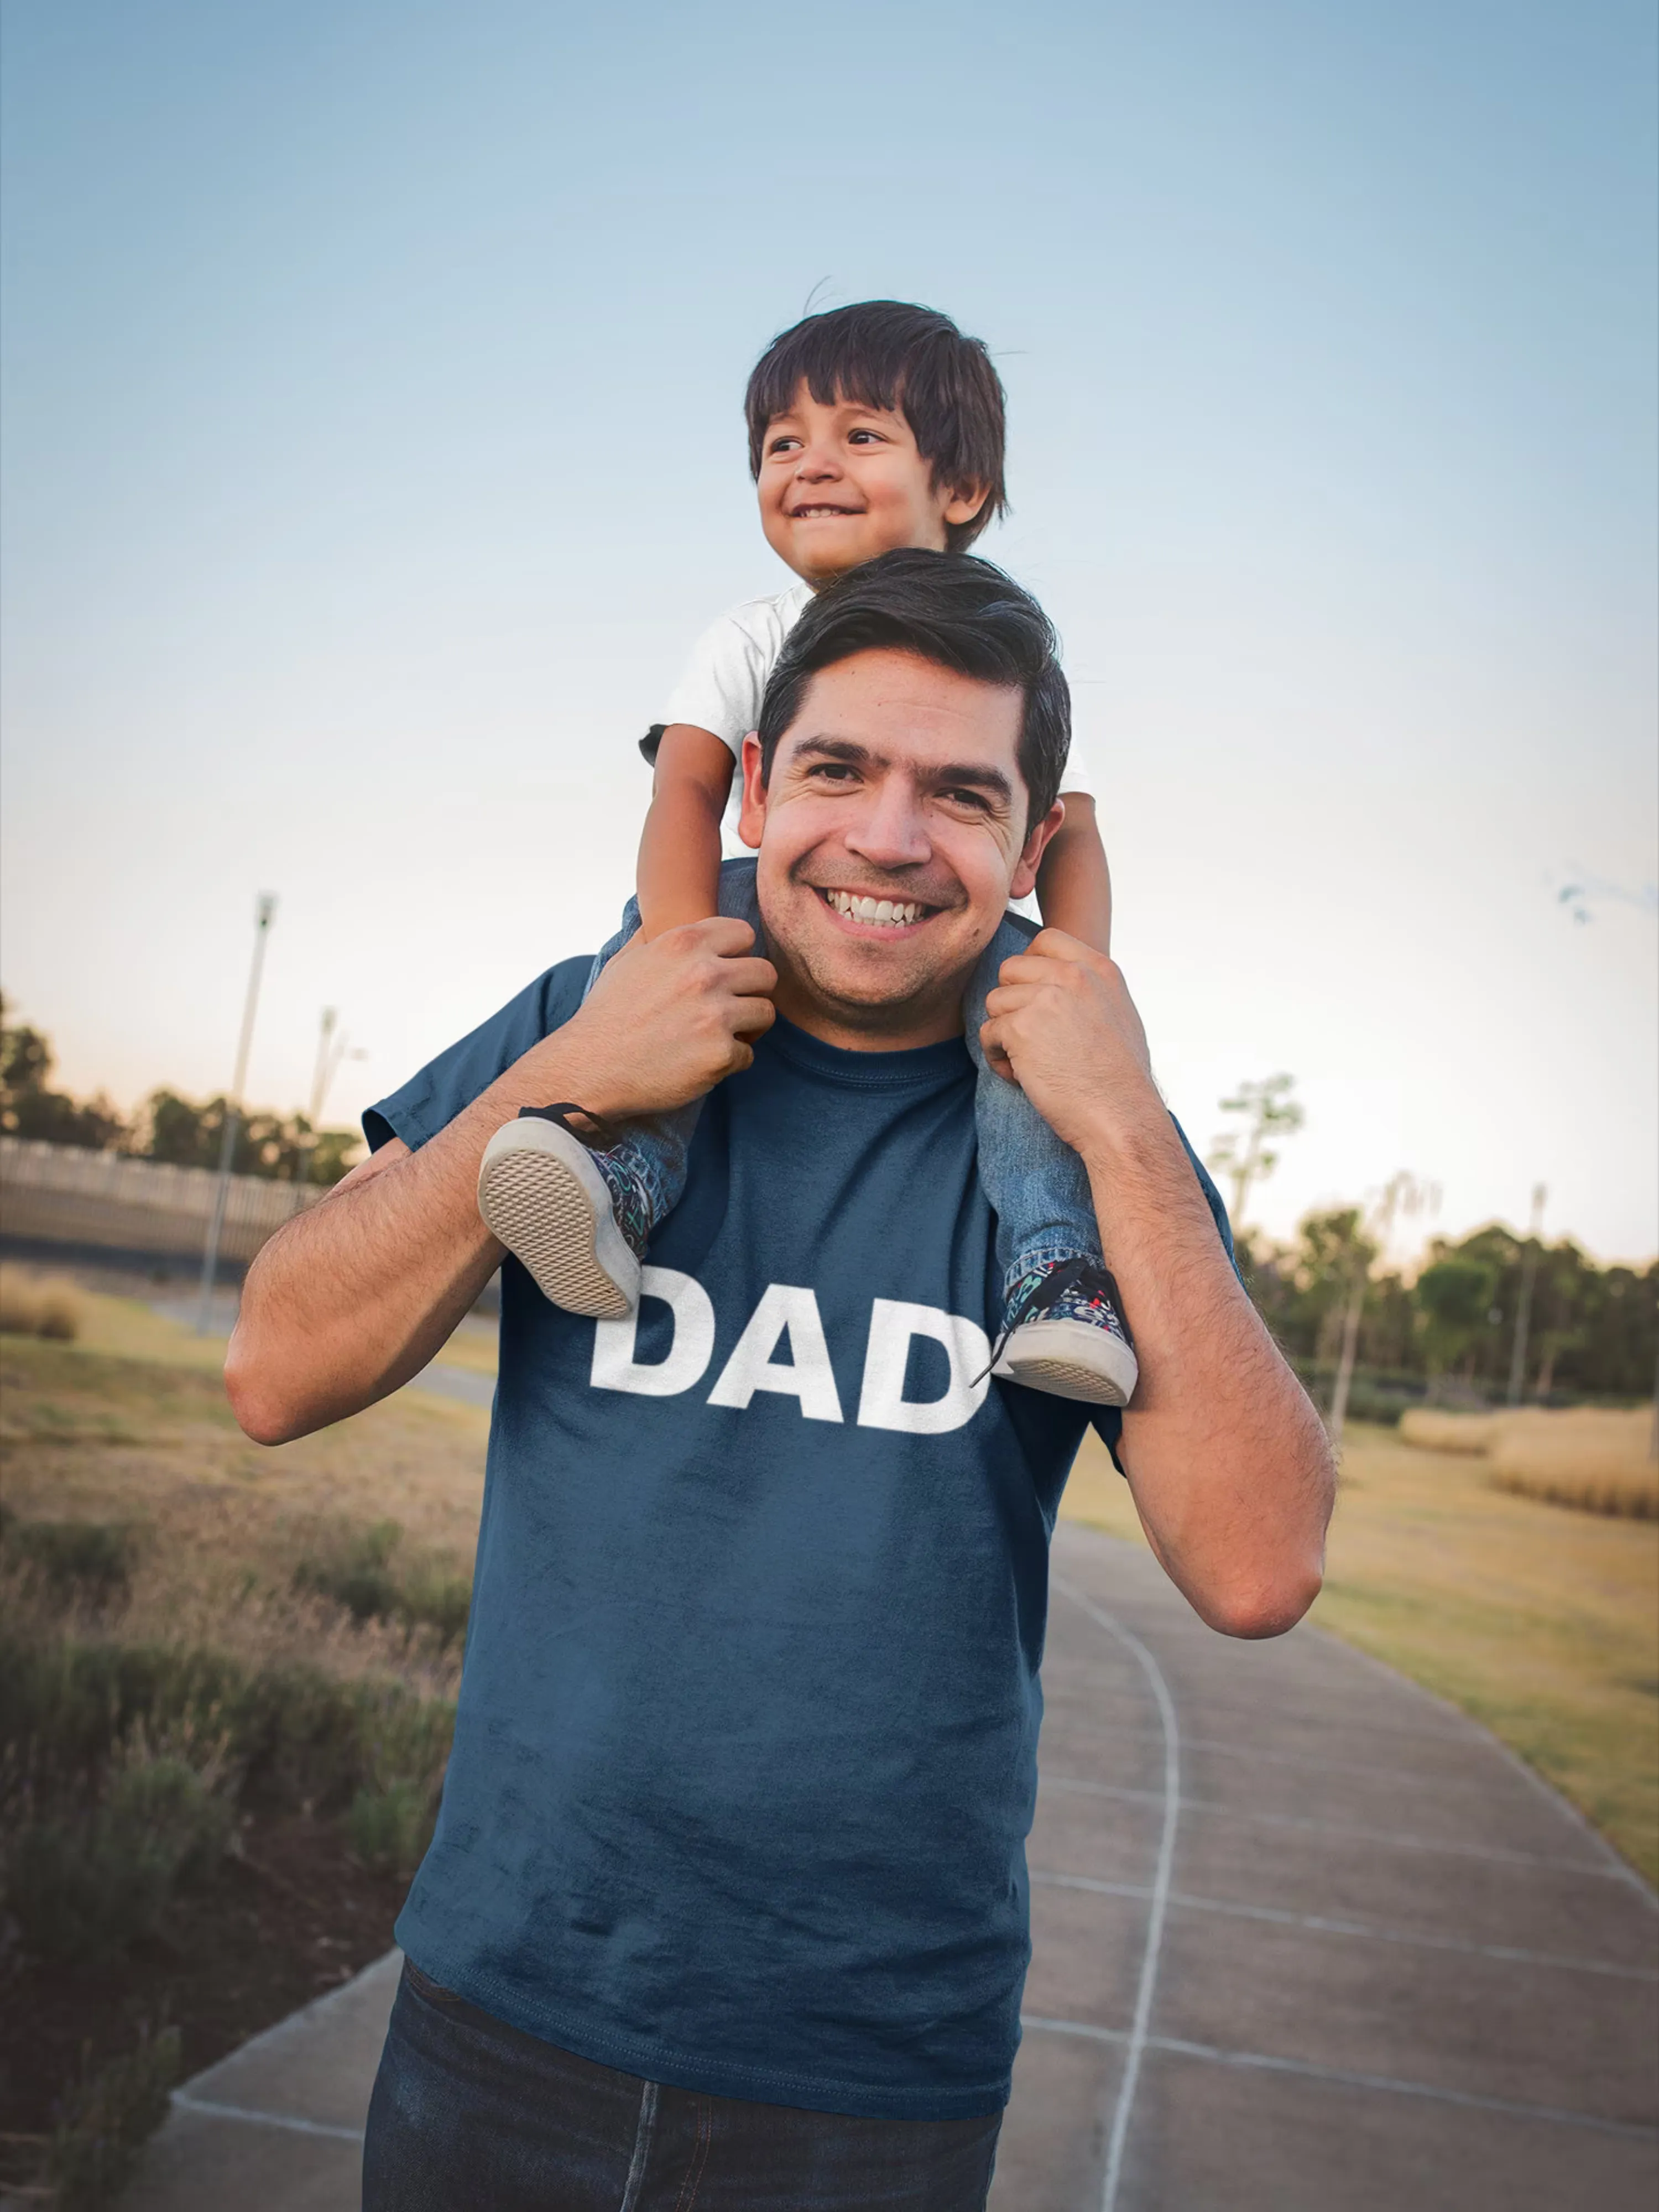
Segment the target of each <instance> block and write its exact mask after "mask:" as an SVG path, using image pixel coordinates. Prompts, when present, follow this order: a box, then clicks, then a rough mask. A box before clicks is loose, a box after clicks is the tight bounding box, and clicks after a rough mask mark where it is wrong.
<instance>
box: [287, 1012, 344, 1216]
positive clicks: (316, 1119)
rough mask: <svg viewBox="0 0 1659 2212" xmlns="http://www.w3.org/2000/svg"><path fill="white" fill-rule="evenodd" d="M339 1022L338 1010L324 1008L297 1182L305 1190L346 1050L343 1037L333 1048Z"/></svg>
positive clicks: (296, 1177) (309, 1179)
mask: <svg viewBox="0 0 1659 2212" xmlns="http://www.w3.org/2000/svg"><path fill="white" fill-rule="evenodd" d="M339 1018H340V1010H339V1008H338V1007H337V1006H325V1007H324V1008H323V1018H322V1024H321V1026H320V1028H319V1031H318V1035H317V1065H316V1067H315V1069H314V1070H313V1073H312V1078H311V1103H310V1104H309V1106H307V1109H306V1139H305V1142H304V1144H303V1145H301V1147H300V1168H299V1172H298V1174H297V1175H296V1176H295V1178H294V1180H295V1182H297V1183H298V1184H299V1185H300V1186H301V1188H302V1189H303V1188H304V1187H305V1185H306V1184H307V1183H308V1182H310V1181H311V1155H312V1153H313V1152H314V1151H315V1150H316V1146H317V1130H318V1127H319V1123H320V1122H321V1121H322V1118H323V1101H324V1099H325V1097H327V1096H328V1086H329V1082H330V1079H331V1077H332V1075H333V1073H334V1071H335V1069H336V1068H337V1066H339V1064H340V1054H341V1052H343V1050H344V1048H345V1039H344V1038H343V1037H342V1038H341V1039H340V1042H339V1045H338V1047H336V1046H335V1044H334V1025H335V1024H336V1023H337V1021H338V1020H339Z"/></svg>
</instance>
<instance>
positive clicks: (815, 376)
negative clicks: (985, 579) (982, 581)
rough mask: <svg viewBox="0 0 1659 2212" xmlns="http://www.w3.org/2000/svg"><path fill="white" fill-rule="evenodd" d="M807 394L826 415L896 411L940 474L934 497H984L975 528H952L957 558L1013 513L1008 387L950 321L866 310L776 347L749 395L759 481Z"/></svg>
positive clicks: (814, 321) (901, 307) (864, 305)
mask: <svg viewBox="0 0 1659 2212" xmlns="http://www.w3.org/2000/svg"><path fill="white" fill-rule="evenodd" d="M803 384H805V386H806V388H807V390H808V391H809V392H811V395H812V397H813V398H814V399H816V400H817V403H818V404H819V405H820V406H821V407H829V406H832V405H834V404H835V402H836V400H838V399H841V400H850V401H853V402H854V403H855V404H861V405H863V406H866V407H890V408H895V409H896V410H898V411H899V412H900V413H901V414H902V416H903V417H904V419H905V421H906V422H908V424H909V425H910V430H911V434H912V435H913V436H914V437H915V441H916V448H917V451H918V452H919V453H921V457H922V459H924V460H926V461H931V462H932V463H933V484H934V488H935V489H938V487H939V485H941V484H944V485H948V486H949V488H950V489H951V490H952V491H953V492H956V493H958V494H966V493H967V492H969V491H971V490H975V489H979V488H980V487H981V486H982V487H983V488H984V491H985V498H984V501H983V503H982V504H981V507H980V510H979V513H977V514H976V515H975V517H974V519H973V520H972V521H971V522H948V523H946V525H945V543H946V544H947V545H948V547H949V548H950V550H951V552H952V553H965V552H966V551H967V550H968V548H969V546H970V545H971V544H973V542H974V540H975V538H977V537H978V536H979V534H980V532H981V530H983V529H984V528H985V526H986V525H987V523H988V522H989V521H990V520H991V519H992V517H993V516H994V515H998V514H1006V513H1007V511H1008V489H1007V486H1006V483H1004V481H1003V447H1004V444H1005V442H1006V435H1007V429H1006V421H1005V416H1004V403H1003V391H1002V383H1001V380H1000V378H999V376H998V375H997V373H996V371H995V369H994V368H992V366H991V356H990V355H989V354H988V353H987V351H986V349H985V347H984V345H983V343H981V340H980V339H978V338H966V337H963V334H962V332H961V331H959V330H958V329H957V326H956V325H955V324H954V323H953V322H952V321H951V318H950V317H949V316H948V315H941V314H938V313H935V312H934V310H933V308H932V307H907V306H906V305H905V303H904V301H902V300H860V301H859V302H858V304H857V305H856V306H855V307H831V308H830V309H829V312H828V313H825V314H822V315H808V317H807V318H806V319H805V322H801V323H797V324H796V325H795V326H794V328H793V330H788V331H784V333H783V335H782V336H781V337H775V338H774V339H773V341H772V343H771V344H770V345H769V346H768V348H767V349H766V351H765V352H764V353H763V355H762V356H761V357H760V359H759V360H758V361H757V362H756V363H755V367H754V371H753V374H751V375H750V379H749V389H748V391H747V392H746V393H745V394H744V403H743V408H744V416H746V418H747V420H748V423H749V472H750V475H751V476H755V477H758V476H759V474H760V467H761V449H762V447H763V445H764V443H765V440H766V426H767V424H768V423H769V422H771V420H772V419H773V417H774V416H777V415H786V414H787V413H788V411H789V410H790V408H791V407H792V406H793V404H794V400H795V394H796V392H799V389H800V387H801V386H802V385H803Z"/></svg>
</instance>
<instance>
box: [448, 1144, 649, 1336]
mask: <svg viewBox="0 0 1659 2212" xmlns="http://www.w3.org/2000/svg"><path fill="white" fill-rule="evenodd" d="M478 1211H479V1212H480V1213H481V1214H482V1215H483V1218H484V1225H485V1226H486V1228H488V1229H489V1232H490V1234H491V1235H492V1236H493V1237H500V1239H501V1243H503V1244H505V1245H506V1247H507V1250H508V1251H509V1252H510V1253H511V1254H512V1255H513V1258H514V1259H515V1260H519V1261H522V1262H523V1263H524V1265H525V1266H526V1267H527V1268H528V1269H529V1271H530V1273H531V1274H532V1276H533V1277H534V1279H535V1282H536V1287H537V1288H538V1290H539V1291H540V1292H541V1293H542V1296H543V1297H545V1298H547V1299H550V1301H551V1303H552V1304H554V1305H556V1306H562V1308H563V1309H564V1310H565V1312H566V1313H573V1314H586V1315H589V1316H592V1318H593V1319H594V1320H596V1321H624V1320H626V1319H627V1317H628V1316H629V1314H631V1313H632V1312H633V1310H634V1309H635V1306H637V1305H638V1304H639V1302H640V1263H639V1261H637V1260H636V1259H635V1257H634V1255H633V1253H632V1251H631V1250H630V1249H629V1244H628V1240H627V1238H626V1237H624V1236H623V1233H622V1231H621V1230H620V1229H618V1228H617V1217H616V1215H615V1214H614V1213H613V1212H612V1211H611V1190H610V1186H609V1185H608V1184H607V1183H606V1182H605V1177H604V1176H602V1175H601V1174H600V1173H599V1170H598V1168H596V1167H595V1166H594V1164H593V1163H592V1159H591V1158H589V1157H588V1152H587V1147H586V1146H585V1145H584V1144H583V1143H581V1141H580V1139H578V1138H575V1137H573V1136H572V1135H571V1134H570V1132H569V1131H568V1129H562V1128H561V1127H559V1125H558V1123H557V1122H556V1121H538V1120H537V1119H536V1118H535V1117H533V1116H531V1117H529V1118H527V1119H526V1120H524V1121H507V1122H504V1123H503V1124H502V1126H501V1127H500V1128H499V1129H497V1130H496V1132H495V1135H494V1136H493V1137H492V1138H491V1139H490V1140H489V1143H488V1144H487V1145H486V1146H484V1155H483V1159H482V1161H480V1163H479V1165H478Z"/></svg>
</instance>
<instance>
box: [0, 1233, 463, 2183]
mask: <svg viewBox="0 0 1659 2212" xmlns="http://www.w3.org/2000/svg"><path fill="white" fill-rule="evenodd" d="M8 1276H9V1279H8V1280H7V1281H6V1282H5V1283H4V1284H3V1285H0V1292H3V1295H0V1321H3V1322H4V1323H5V1324H7V1333H5V1334H3V1336H0V1381H3V1407H0V1443H3V1447H4V1475H3V1502H4V1514H3V1524H0V1835H3V1847H0V1889H3V1893H4V1896H3V1902H4V1905H5V1907H6V1909H7V1911H9V1913H10V1915H11V1916H12V1917H13V1919H14V1920H15V1923H16V1924H17V1925H18V1927H19V1929H20V1930H21V1946H19V1947H17V1948H14V1949H13V1950H12V1951H11V1952H10V1953H9V1955H8V1957H7V1958H6V1960H4V1961H0V1982H3V1984H4V1986H3V1988H0V2014H6V2015H9V2016H10V2018H11V2019H12V2020H13V2021H14V2022H15V2023H16V2024H18V2026H19V2027H20V2030H21V2028H22V2027H24V2026H25V2025H26V2026H27V2033H26V2034H23V2033H20V2035H19V2036H18V2037H17V2038H13V2037H12V2036H10V2035H8V2036H7V2037H6V2038H5V2046H6V2047H5V2052H4V2059H5V2063H4V2065H3V2067H0V2075H4V2077H5V2081H6V2087H7V2099H6V2101H7V2104H8V2108H9V2109H8V2114H7V2117H6V2119H5V2120H4V2122H3V2125H4V2127H5V2128H6V2129H7V2130H9V2133H8V2134H7V2135H6V2136H3V2137H0V2143H3V2145H4V2146H5V2149H4V2156H3V2160H0V2164H3V2166H5V2167H7V2168H9V2172H6V2173H3V2174H0V2180H3V2179H13V2180H22V2179H25V2178H26V2177H27V2179H28V2180H29V2181H30V2182H31V2183H32V2184H33V2185H34V2187H35V2188H36V2189H37V2190H40V2189H41V2188H43V2187H44V2188H45V2189H46V2190H47V2191H49V2192H50V2193H51V2197H52V2202H54V2203H57V2204H58V2205H60V2206H62V2207H64V2208H66V2212H67V2208H69V2207H70V2206H82V2207H89V2206H92V2205H94V2204H97V2203H102V2202H104V2201H105V2200H106V2197H107V2196H108V2194H109V2192H110V2191H111V2190H112V2188H113V2187H114V2186H116V2185H118V2182H119V2179H120V2178H121V2174H122V2172H124V2170H125V2166H126V2165H127V2164H128V2163H129V2162H130V2156H131V2148H132V2145H133V2143H134V2142H136V2140H137V2138H138V2137H140V2136H142V2135H143V2132H145V2131H146V2130H147V2128H148V2127H149V2126H150V2125H153V2124H154V2123H155V2119H156V2118H158V2117H159V2116H160V2112H161V2110H162V2109H163V2106H164V2101H165V2089H166V2086H167V2080H168V2079H170V2078H173V2076H175V2075H177V2074H178V2073H179V2072H180V2071H182V2072H184V2073H186V2074H187V2073H190V2072H193V2071H194V2070H195V2069H197V2067H199V2066H200V2065H202V2064H204V2063H208V2062H209V2061H210V2059H211V2058H212V2057H216V2056H217V2055H219V2052H220V2051H222V2050H224V2049H228V2048H230V2047H232V2046H233V2045H234V2044H235V2043H237V2042H239V2041H240V2040H241V2039H243V2037H245V2036H246V2035H247V2034H248V2033H252V2032H253V2031H254V2030H255V2029H257V2028H258V2027H263V2026H264V2025H266V2024H267V2023H268V2021H270V2020H272V2019H276V2018H279V2017H281V2016H282V2015H283V2013H285V2012H287V2011H289V2010H291V2009H293V2008H294V2007H295V2005H296V2004H298V2003H301V2002H304V2001H305V2000H306V1998H307V1997H308V1996H313V1995H314V1994H315V1993H316V1991H317V1990H318V1989H319V1988H320V1987H326V1986H328V1985H329V1984H330V1983H331V1982H332V1981H334V1980H337V1979H339V1978H342V1977H343V1975H345V1974H347V1973H349V1972H353V1971H355V1970H356V1967H357V1966H361V1965H362V1964H363V1963H364V1962H365V1960H367V1959H368V1958H369V1957H373V1956H375V1955H377V1954H379V1952H380V1951H382V1950H384V1949H385V1948H386V1945H387V1943H388V1942H390V1940H391V1923H392V1916H393V1914H394V1913H395V1911H396V1909H397V1904H398V1899H399V1898H400V1897H401V1894H402V1887H403V1884H404V1881H405V1880H406V1877H407V1875H408V1873H409V1872H410V1869H411V1868H412V1866H413V1864H414V1863H415V1861H416V1858H417V1857H418V1856H419V1853H420V1851H421V1850H422V1849H423V1847H424V1842H425V1838H426V1836H427V1834H428V1832H429V1828H430V1821H431V1817H432V1813H433V1809H434V1807H435V1802H436V1795H437V1789H438V1785H439V1782H440V1780H441V1774H442V1768H443V1761H444V1758H445V1756H446V1754H447V1747H448V1741H449V1734H450V1729H451V1726H452V1723H453V1699H454V1692H455V1686H456V1681H457V1677H458V1673H459V1637H460V1633H461V1632H462V1630H463V1628H464V1626H465V1614H466V1605H467V1599H468V1595H469V1586H468V1583H469V1576H470V1570H471V1555H472V1548H473V1543H474V1539H475V1536H476V1531H477V1511H478V1500H479V1495H480V1492H481V1487H482V1480H483V1444H484V1439H485V1436H486V1432H487V1427H488V1417H487V1415H486V1414H485V1413H483V1411H482V1410H481V1409H477V1408H475V1407H470V1406H465V1405H457V1404H453V1403H451V1402H448V1401H444V1400H442V1399H439V1398H435V1397H432V1396H429V1395H419V1394H413V1393H408V1394H404V1395H401V1396H399V1397H398V1398H396V1399H393V1400H392V1401H388V1402H387V1403H386V1404H385V1405H382V1406H379V1407H374V1408H371V1409H370V1411H369V1412H368V1413H365V1414H362V1415H360V1416H359V1417H358V1418H357V1419H355V1420H352V1421H349V1422H346V1423H343V1424H342V1425H340V1426H339V1427H337V1428H336V1429H332V1430H329V1431H325V1432H324V1433H323V1434H321V1435H319V1436H317V1437H307V1438H305V1439H303V1440H301V1442H300V1443H294V1444H289V1445H285V1446H283V1447H281V1448H280V1449H276V1450H270V1451H266V1450H261V1449H258V1447H256V1446H254V1445H252V1444H250V1443H248V1442H247V1441H246V1438H244V1437H242V1435H241V1434H240V1431H239V1430H238V1429H237V1428H236V1426H235V1424H234V1421H233V1419H231V1415H230V1412H229V1408H228V1406H227V1404H226V1402H225V1399H224V1394H223V1389H222V1383H221V1382H220V1379H219V1374H218V1370H219V1367H220V1365H221V1363H222V1358H223V1347H222V1345H219V1344H216V1343H213V1342H211V1341H210V1340H201V1339H197V1338H196V1337H194V1336H192V1335H191V1334H190V1333H189V1332H188V1331H186V1330H185V1329H183V1328H179V1326H178V1325H177V1324H175V1323H173V1322H167V1321H165V1320H162V1319H161V1318H159V1317H158V1316H155V1315H154V1314H152V1313H150V1312H149V1310H147V1309H146V1308H145V1307H143V1305H141V1304H137V1302H129V1301H126V1300H122V1299H117V1298H109V1297H98V1296H92V1295H88V1294H87V1293H85V1292H82V1291H74V1292H70V1293H65V1294H64V1295H62V1296H61V1297H59V1298H58V1318H57V1320H56V1321H55V1322H54V1321H53V1319H52V1314H51V1312H50V1310H49V1309H50V1303H51V1302H50V1301H49V1300H41V1299H39V1298H37V1299H36V1301H35V1303H36V1306H37V1309H38V1310H37V1313H36V1315H35V1318H34V1321H33V1323H32V1322H31V1319H30V1314H29V1310H28V1308H29V1297H28V1293H29V1292H30V1288H31V1286H30V1285H28V1284H27V1280H26V1279H20V1278H18V1277H17V1276H16V1275H15V1273H13V1272H12V1271H8ZM20 1292H21V1293H23V1295H22V1297H21V1303H20V1298H19V1295H18V1294H19V1293H20ZM32 1325H33V1326H35V1327H40V1328H45V1329H46V1334H20V1333H17V1331H18V1330H19V1329H20V1328H22V1329H27V1328H30V1327H31V1326H32ZM71 1331H72V1334H71ZM169 2021H170V2022H173V2023H176V2026H173V2027H167V2026H166V2025H165V2023H167V2022H169ZM83 2044H85V2045H89V2053H88V2057H87V2058H86V2060H85V2061H84V2062H83V2060H82V2045H83Z"/></svg>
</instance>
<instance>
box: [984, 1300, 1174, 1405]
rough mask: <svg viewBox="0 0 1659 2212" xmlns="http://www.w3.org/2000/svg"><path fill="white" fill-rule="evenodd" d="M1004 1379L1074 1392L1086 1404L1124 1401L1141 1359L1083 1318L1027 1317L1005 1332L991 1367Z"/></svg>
mask: <svg viewBox="0 0 1659 2212" xmlns="http://www.w3.org/2000/svg"><path fill="white" fill-rule="evenodd" d="M991 1372H992V1373H993V1374H994V1375H1000V1376H1001V1377H1002V1379H1003V1381H1004V1382H1005V1383H1024V1385H1025V1388H1026V1389H1028V1390H1046V1391H1047V1392H1048V1395H1049V1396H1050V1397H1051V1398H1075V1399H1077V1400H1078V1401H1079V1402H1080V1403H1081V1404H1083V1405H1085V1406H1127V1404H1128V1402H1129V1401H1130V1399H1131V1398H1132V1397H1133V1395H1134V1388H1135V1384H1136V1383H1138V1382H1139V1380H1140V1363H1139V1360H1138V1359H1137V1358H1135V1356H1134V1353H1133V1352H1132V1351H1131V1350H1130V1349H1129V1347H1128V1346H1127V1344H1125V1343H1124V1342H1123V1341H1122V1340H1121V1339H1120V1338H1118V1337H1115V1336H1114V1335H1113V1334H1112V1333H1111V1331H1110V1330H1109V1329H1104V1328H1096V1327H1095V1325H1094V1324H1093V1322H1086V1321H1028V1322H1026V1323H1025V1324H1024V1327H1023V1328H1017V1329H1016V1330H1015V1331H1014V1333H1013V1334H1012V1336H1011V1337H1010V1338H1009V1340H1008V1343H1007V1347H1006V1350H1005V1351H1004V1352H1003V1355H1002V1357H1001V1358H1000V1359H999V1360H998V1362H997V1364H996V1365H995V1366H994V1368H993V1369H992V1370H991Z"/></svg>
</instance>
